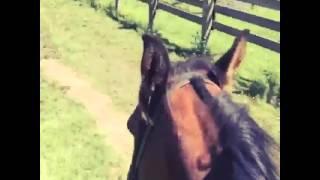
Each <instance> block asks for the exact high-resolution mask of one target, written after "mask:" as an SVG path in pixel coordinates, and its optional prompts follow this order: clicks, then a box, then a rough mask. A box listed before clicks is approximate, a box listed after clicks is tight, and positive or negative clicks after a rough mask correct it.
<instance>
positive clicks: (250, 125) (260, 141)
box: [191, 77, 279, 180]
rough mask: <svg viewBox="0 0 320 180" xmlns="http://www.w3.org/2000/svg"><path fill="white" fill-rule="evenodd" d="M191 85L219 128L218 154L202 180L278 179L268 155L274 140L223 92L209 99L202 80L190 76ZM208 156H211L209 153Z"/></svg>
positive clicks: (273, 145)
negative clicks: (204, 179)
mask: <svg viewBox="0 0 320 180" xmlns="http://www.w3.org/2000/svg"><path fill="white" fill-rule="evenodd" d="M191 84H192V86H193V88H194V89H195V91H196V93H197V94H198V96H199V97H200V99H201V100H202V101H203V102H204V103H205V104H206V105H207V106H208V107H209V108H210V111H211V114H212V116H213V117H214V119H215V121H216V122H215V123H216V124H217V125H218V127H219V128H220V134H219V138H220V139H219V141H220V146H221V147H222V152H221V154H219V155H217V154H215V155H213V156H214V158H213V159H214V162H213V165H212V171H211V172H210V173H209V175H208V176H207V178H206V179H208V180H209V179H214V180H220V179H224V180H276V179H279V176H278V174H277V171H276V167H275V165H274V164H273V161H272V157H271V155H270V150H271V149H270V148H272V147H278V145H277V144H276V143H275V141H274V140H273V139H272V138H271V137H270V136H269V135H268V134H267V133H266V132H265V131H264V130H263V129H262V128H260V127H259V126H258V125H257V123H256V122H255V121H254V120H253V119H252V118H251V117H250V115H249V113H248V111H247V110H246V109H245V108H244V107H241V106H239V105H237V104H235V103H234V102H232V100H231V98H230V97H229V96H228V95H227V94H225V93H223V94H222V95H220V96H218V97H213V96H211V94H210V93H209V91H208V90H207V89H206V87H205V85H204V82H203V79H202V78H199V77H194V78H192V79H191ZM212 153H215V151H214V150H212Z"/></svg>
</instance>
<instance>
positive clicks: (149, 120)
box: [128, 73, 220, 180]
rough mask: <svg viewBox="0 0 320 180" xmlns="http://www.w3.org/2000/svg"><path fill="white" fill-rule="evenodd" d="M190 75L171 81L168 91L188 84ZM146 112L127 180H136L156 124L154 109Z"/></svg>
mask: <svg viewBox="0 0 320 180" xmlns="http://www.w3.org/2000/svg"><path fill="white" fill-rule="evenodd" d="M198 76H201V77H202V78H203V80H204V82H205V83H206V84H217V85H219V84H220V82H219V81H218V82H213V81H216V80H211V78H210V79H209V78H208V77H207V76H204V75H202V74H199V75H198ZM191 77H194V73H193V74H190V75H187V76H185V77H184V78H183V79H184V80H179V81H178V82H172V84H175V85H174V86H173V87H171V88H170V90H169V92H170V91H171V90H173V89H179V88H183V87H184V86H186V85H188V84H190V78H191ZM168 94H169V93H166V96H167V97H168ZM153 95H154V94H152V95H151V96H150V97H149V98H150V99H151V100H150V102H151V101H152V100H153ZM160 96H162V94H160ZM150 104H151V103H149V104H148V105H150ZM156 104H157V105H158V106H159V105H160V104H161V103H160V102H156ZM148 109H149V108H148ZM169 109H170V106H169ZM148 112H150V111H147V112H142V113H143V116H144V119H145V122H146V123H145V125H146V129H145V131H144V134H143V135H142V139H141V141H139V142H140V144H139V145H138V151H137V152H136V153H135V154H134V156H135V158H134V159H135V161H134V162H133V169H131V168H130V172H129V175H128V180H138V170H139V167H140V163H141V160H142V156H143V153H144V150H145V145H146V143H147V140H148V137H149V135H150V134H151V132H152V130H153V129H154V127H155V124H156V122H155V120H156V116H157V115H158V114H157V113H154V112H155V111H152V112H153V114H149V113H148Z"/></svg>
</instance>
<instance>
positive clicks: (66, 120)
mask: <svg viewBox="0 0 320 180" xmlns="http://www.w3.org/2000/svg"><path fill="white" fill-rule="evenodd" d="M40 91H41V97H40V137H41V138H40V179H42V180H70V179H74V180H82V179H83V180H85V179H90V180H105V179H106V177H112V174H111V173H112V168H117V167H118V166H119V163H120V161H119V159H118V158H117V156H116V154H115V153H114V152H113V151H112V149H111V147H110V146H106V145H105V142H104V140H103V137H102V136H101V135H99V134H98V133H97V132H96V127H95V124H94V120H93V119H92V118H91V117H90V115H89V114H88V112H87V111H86V110H85V109H84V107H83V106H82V105H80V104H77V103H75V102H73V101H72V100H70V99H68V98H67V97H65V95H64V88H63V87H59V86H57V85H56V84H55V83H48V82H47V81H45V80H44V79H43V78H41V79H40Z"/></svg>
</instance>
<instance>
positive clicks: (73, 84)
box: [40, 59, 133, 160]
mask: <svg viewBox="0 0 320 180" xmlns="http://www.w3.org/2000/svg"><path fill="white" fill-rule="evenodd" d="M40 67H41V69H42V72H41V73H42V74H41V76H44V77H45V78H46V79H47V80H49V81H55V82H57V83H58V84H59V85H61V86H65V87H67V88H68V90H67V95H68V96H69V97H71V98H72V99H73V100H74V101H76V102H79V103H81V104H82V105H84V106H85V108H86V109H87V110H88V111H89V113H91V114H92V115H93V117H94V119H95V120H96V124H97V127H98V129H99V131H101V133H102V134H103V135H105V136H106V138H105V141H106V143H107V144H110V145H112V147H113V148H114V149H115V150H116V151H117V152H119V153H120V154H121V156H122V158H124V159H125V160H126V159H129V158H131V153H132V145H133V143H132V140H133V139H132V137H131V135H130V134H129V132H128V131H127V125H126V121H127V119H128V117H129V115H127V114H124V113H121V112H118V111H116V110H115V109H114V108H113V105H112V101H111V99H110V98H109V97H108V96H106V95H105V94H103V93H101V92H99V91H97V90H96V89H94V88H93V87H92V86H91V85H90V84H89V83H88V81H86V80H85V78H84V77H81V75H79V74H78V73H76V72H74V71H73V70H72V69H70V68H68V67H66V66H64V65H63V64H61V63H60V62H59V60H53V59H50V60H41V62H40Z"/></svg>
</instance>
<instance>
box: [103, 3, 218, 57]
mask: <svg viewBox="0 0 320 180" xmlns="http://www.w3.org/2000/svg"><path fill="white" fill-rule="evenodd" d="M103 10H104V12H105V13H106V15H107V16H109V17H110V18H112V19H113V20H114V21H117V22H119V23H120V24H121V27H119V29H128V30H134V31H136V32H138V33H139V34H143V33H152V34H154V35H156V36H158V37H159V38H160V39H161V40H162V41H163V42H164V43H165V45H166V46H167V49H168V51H169V52H170V53H172V52H174V53H175V54H177V55H178V56H180V57H184V58H185V57H188V56H192V55H203V53H202V52H201V50H199V49H197V48H183V47H181V46H179V45H177V44H175V43H173V42H171V41H170V40H169V39H167V38H165V37H164V36H163V35H162V34H161V33H160V32H159V31H158V30H153V32H149V31H148V29H147V27H145V26H143V25H142V24H140V23H136V22H132V21H131V20H128V19H127V18H126V16H124V15H122V14H120V13H119V12H116V11H115V8H114V6H112V5H108V6H107V7H105V8H104V9H103ZM209 54H210V52H207V53H205V55H209ZM212 56H215V54H213V55H212Z"/></svg>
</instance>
